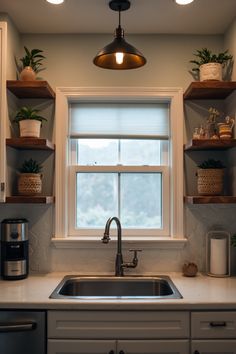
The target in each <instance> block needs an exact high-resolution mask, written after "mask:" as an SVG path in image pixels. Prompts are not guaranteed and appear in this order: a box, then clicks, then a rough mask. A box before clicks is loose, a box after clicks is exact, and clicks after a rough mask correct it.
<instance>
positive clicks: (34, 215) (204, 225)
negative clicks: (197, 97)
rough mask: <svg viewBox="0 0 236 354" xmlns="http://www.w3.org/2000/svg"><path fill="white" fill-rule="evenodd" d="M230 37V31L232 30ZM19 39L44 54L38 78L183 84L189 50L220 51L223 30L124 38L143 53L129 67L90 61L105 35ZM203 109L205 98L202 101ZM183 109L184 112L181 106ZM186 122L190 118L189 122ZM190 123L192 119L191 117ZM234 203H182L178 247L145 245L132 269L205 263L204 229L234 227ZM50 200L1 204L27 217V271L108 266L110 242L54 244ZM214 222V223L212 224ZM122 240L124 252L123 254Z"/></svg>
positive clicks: (7, 213) (55, 82) (67, 82)
mask: <svg viewBox="0 0 236 354" xmlns="http://www.w3.org/2000/svg"><path fill="white" fill-rule="evenodd" d="M235 37H236V36H235ZM21 40H22V43H23V44H24V45H26V46H27V47H29V48H40V49H43V50H44V52H45V55H46V57H47V59H46V61H45V65H46V67H47V69H46V70H45V71H43V72H42V73H41V74H42V78H44V79H46V80H48V81H49V83H50V84H51V85H52V86H53V88H56V87H57V86H70V87H71V86H72V87H73V86H157V87H171V86H175V87H183V88H184V89H185V88H186V87H187V86H188V84H189V83H190V82H191V81H192V76H191V74H190V73H189V70H190V69H191V64H189V60H191V59H192V58H193V55H192V53H193V52H194V51H195V50H196V49H200V48H202V47H205V46H206V47H210V48H211V49H212V50H213V51H220V50H222V48H223V47H224V38H223V36H187V35H139V36H134V35H133V36H127V40H128V41H129V42H130V43H132V44H133V45H135V46H136V47H137V48H138V49H140V50H141V51H142V52H143V53H144V54H145V56H146V57H147V60H148V63H147V65H146V66H145V67H143V68H141V69H137V70H133V71H132V70H131V71H124V72H120V71H110V70H103V69H100V68H97V67H95V66H94V65H93V64H92V58H93V57H94V56H95V55H96V52H97V51H98V50H99V49H100V48H101V47H103V46H104V45H106V44H107V43H109V42H110V41H111V36H108V35H22V36H21ZM204 104H205V110H207V105H208V104H210V102H207V103H206V102H205V103H204ZM186 109H187V111H189V110H190V113H189V114H190V115H191V116H192V117H193V119H194V122H196V124H198V122H199V119H202V116H201V111H200V110H198V109H195V108H194V107H191V105H190V108H189V107H187V108H186ZM186 114H187V112H186ZM191 124H192V123H191ZM194 124H195V123H194ZM235 210H236V207H235V206H223V205H222V206H209V205H208V206H191V207H190V206H186V208H185V220H186V237H187V238H188V241H189V242H188V243H187V245H186V246H185V248H184V249H182V250H175V249H172V250H165V249H151V248H148V246H147V247H145V249H144V251H143V252H142V254H141V255H140V265H139V267H138V268H137V269H136V270H134V271H131V272H132V273H133V272H137V273H139V272H144V273H145V272H150V271H153V272H163V271H178V270H180V269H181V267H182V265H183V263H184V262H185V261H195V262H197V264H198V266H199V269H204V267H205V234H206V232H207V231H208V230H209V229H211V228H213V227H217V228H218V226H219V227H221V228H225V229H227V230H228V231H230V232H234V228H233V225H234V219H235V216H234V215H235ZM53 212H54V208H53V206H39V205H35V206H33V207H32V206H30V205H23V206H14V207H12V206H9V205H6V206H1V207H0V213H1V218H2V219H3V218H4V217H16V216H18V217H27V218H28V219H29V222H30V246H31V247H30V256H31V257H30V268H31V271H33V272H47V271H52V270H53V271H76V272H86V273H97V272H101V273H102V272H113V268H114V254H115V247H114V245H101V244H100V243H99V244H98V246H97V247H96V248H89V249H88V248H87V249H85V248H84V249H79V248H77V249H55V248H54V247H53V246H52V245H51V243H50V239H51V236H52V234H53ZM216 224H217V225H216ZM127 248H128V245H126V248H125V252H124V253H125V254H124V256H125V258H128V257H129V255H128V252H127Z"/></svg>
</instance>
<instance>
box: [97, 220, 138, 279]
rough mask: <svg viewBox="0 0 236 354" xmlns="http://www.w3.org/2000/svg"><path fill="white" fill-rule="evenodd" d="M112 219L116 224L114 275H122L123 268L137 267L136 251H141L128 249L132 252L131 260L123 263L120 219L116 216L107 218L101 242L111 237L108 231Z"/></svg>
mask: <svg viewBox="0 0 236 354" xmlns="http://www.w3.org/2000/svg"><path fill="white" fill-rule="evenodd" d="M112 221H115V223H116V226H117V253H116V264H115V276H118V277H122V276H123V275H124V268H136V267H137V265H138V257H137V253H138V252H141V251H142V250H140V249H131V250H129V251H130V252H134V256H133V260H132V262H125V263H124V262H123V256H122V237H121V234H122V231H121V223H120V220H119V219H118V218H117V217H116V216H113V217H112V218H109V219H108V220H107V222H106V226H105V232H104V236H103V238H102V242H103V243H108V242H109V241H110V239H111V238H110V234H109V233H110V226H111V223H112Z"/></svg>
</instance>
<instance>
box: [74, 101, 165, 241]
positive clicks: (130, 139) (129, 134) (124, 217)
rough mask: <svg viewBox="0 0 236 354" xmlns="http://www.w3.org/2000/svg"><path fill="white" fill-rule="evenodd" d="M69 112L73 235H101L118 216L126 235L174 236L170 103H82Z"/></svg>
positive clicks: (75, 104)
mask: <svg viewBox="0 0 236 354" xmlns="http://www.w3.org/2000/svg"><path fill="white" fill-rule="evenodd" d="M69 112H70V113H69V121H70V130H69V147H70V148H69V175H70V178H69V186H70V189H71V193H69V202H68V205H69V210H70V213H69V215H70V218H69V234H70V235H101V229H103V228H104V225H105V223H106V220H107V219H108V218H109V217H111V216H118V217H119V218H120V220H121V224H122V228H123V234H124V235H126V234H127V235H129V236H131V235H134V236H138V235H140V236H144V235H162V236H166V235H169V215H170V213H169V173H168V170H169V166H168V164H169V104H168V103H153V102H152V103H151V102H150V103H142V102H140V101H139V102H129V103H127V102H126V103H121V102H113V103H106V102H99V103H97V102H96V103H91V102H87V103H83V102H80V103H71V104H70V110H69ZM104 137H105V138H104ZM72 186H73V187H72Z"/></svg>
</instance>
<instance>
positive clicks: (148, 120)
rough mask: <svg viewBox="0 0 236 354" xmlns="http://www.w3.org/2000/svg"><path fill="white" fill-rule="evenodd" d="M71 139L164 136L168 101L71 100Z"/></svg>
mask: <svg viewBox="0 0 236 354" xmlns="http://www.w3.org/2000/svg"><path fill="white" fill-rule="evenodd" d="M69 134H70V137H71V138H78V137H93V136H94V137H120V138H125V137H133V138H135V137H143V138H145V137H146V138H152V137H154V138H159V139H168V136H169V104H168V103H137V102H135V103H115V102H114V103H103V102H102V103H71V104H70V131H69Z"/></svg>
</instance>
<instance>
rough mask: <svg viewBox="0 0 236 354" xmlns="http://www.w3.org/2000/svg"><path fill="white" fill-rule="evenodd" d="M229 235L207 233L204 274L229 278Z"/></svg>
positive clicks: (224, 232)
mask: <svg viewBox="0 0 236 354" xmlns="http://www.w3.org/2000/svg"><path fill="white" fill-rule="evenodd" d="M230 240H231V237H230V233H229V232H227V231H222V230H219V231H217V230H214V231H209V232H208V233H207V235H206V274H207V275H209V276H211V277H217V278H224V277H229V276H230Z"/></svg>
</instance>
